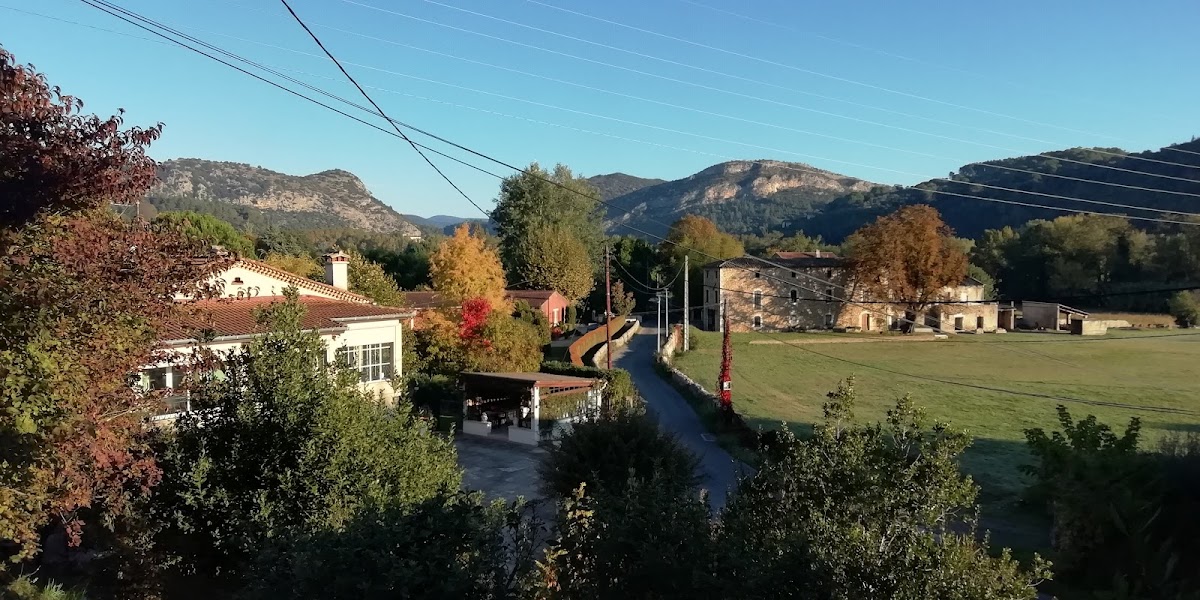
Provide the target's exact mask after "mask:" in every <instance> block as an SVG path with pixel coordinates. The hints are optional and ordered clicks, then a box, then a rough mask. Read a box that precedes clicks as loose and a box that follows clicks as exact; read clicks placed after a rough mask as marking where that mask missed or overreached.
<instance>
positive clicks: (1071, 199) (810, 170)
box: [193, 28, 1200, 224]
mask: <svg viewBox="0 0 1200 600" xmlns="http://www.w3.org/2000/svg"><path fill="white" fill-rule="evenodd" d="M333 29H335V30H338V31H344V32H345V30H341V29H338V28H333ZM346 33H350V34H353V35H362V34H357V33H355V32H346ZM218 35H224V34H218ZM226 37H233V38H234V39H239V40H242V41H247V42H252V43H259V44H262V43H261V42H257V41H255V40H244V39H242V38H236V37H235V36H226ZM366 37H369V38H371V39H380V38H374V37H373V36H366ZM193 39H195V38H193ZM380 41H384V42H388V43H397V42H391V41H390V40H382V39H380ZM262 45H266V46H269V47H273V48H277V49H281V50H286V51H290V52H298V51H295V50H291V49H288V48H282V47H279V46H274V45H272V44H262ZM401 45H403V46H406V47H410V46H408V45H406V44H401ZM417 49H419V50H424V49H420V48H417ZM298 53H300V54H304V55H308V56H314V55H312V54H309V53H304V52H298ZM438 54H441V53H438ZM455 58H457V57H455ZM242 60H245V59H242ZM466 60H469V59H466ZM248 62H250V63H251V64H256V66H258V67H259V68H263V69H265V70H270V69H268V68H267V67H265V66H263V65H261V64H257V63H253V61H248ZM472 62H476V61H472ZM347 64H356V63H349V62H348V63H347ZM482 64H488V63H482ZM356 66H363V67H365V68H371V69H373V70H380V71H384V72H387V73H390V74H394V75H398V76H403V77H412V76H409V75H405V74H403V73H396V72H394V71H388V70H386V69H378V68H376V67H370V66H367V65H356ZM498 68H504V67H498ZM518 72H521V71H518ZM275 73H276V74H277V75H279V73H278V72H277V71H276V72H275ZM522 73H523V72H522ZM531 75H532V74H531ZM289 79H290V80H291V81H293V82H297V83H299V84H301V85H305V86H306V87H309V88H310V89H316V88H312V87H311V86H307V85H306V84H304V83H303V82H299V81H298V80H295V79H293V78H289ZM415 79H421V80H424V81H430V82H433V83H439V84H443V85H452V86H453V84H445V83H444V82H437V81H433V80H427V79H424V78H415ZM453 87H460V88H463V86H453ZM373 89H377V88H373ZM463 89H468V90H470V89H471V88H463ZM318 91H320V92H321V93H323V94H325V92H324V91H323V90H318ZM383 91H390V90H383ZM473 91H476V92H478V93H485V94H490V92H485V91H482V90H473ZM393 93H403V92H393ZM326 95H328V94H326ZM406 95H407V94H406ZM493 95H497V94H493ZM498 96H501V97H505V96H503V95H498ZM516 100H522V99H516ZM343 101H344V100H343ZM351 104H352V103H351ZM536 104H540V103H536ZM352 105H353V104H352ZM548 106H552V105H548ZM467 108H469V107H467ZM554 108H558V109H561V110H571V109H563V108H562V107H554ZM476 110H480V109H476ZM490 112H493V114H503V113H495V112H494V111H490ZM572 112H581V111H572ZM582 114H590V113H582ZM510 116H511V115H510ZM592 116H597V117H601V118H604V117H603V116H602V115H592ZM385 118H386V116H385ZM514 118H521V117H514ZM625 122H628V123H633V124H638V125H642V126H647V127H654V128H658V127H656V126H651V125H646V124H639V123H636V122H632V121H625ZM546 124H548V125H552V126H554V124H550V123H546ZM392 125H393V127H394V126H395V123H392ZM562 127H568V128H570V127H569V126H562ZM572 129H576V128H572ZM658 129H662V128H658ZM576 130H578V131H584V132H587V133H593V134H596V135H608V136H609V137H617V138H620V139H624V140H627V141H634V142H638V143H649V144H653V145H656V146H660V147H668V148H674V149H678V150H681V151H689V152H697V153H702V154H710V155H713V154H712V153H703V152H700V151H695V150H690V149H686V148H675V147H672V146H666V145H663V144H657V143H654V142H644V141H641V140H634V139H631V138H624V137H621V136H611V135H609V134H605V133H603V132H590V131H588V130H579V129H576ZM668 131H674V130H668ZM677 133H683V134H688V135H694V134H689V133H688V132H677ZM700 137H708V136H700ZM713 139H716V138H713ZM720 141H727V142H730V143H737V144H741V143H740V142H735V141H732V140H720ZM742 145H749V146H753V145H752V144H742ZM779 151H781V152H788V151H785V150H779ZM788 153H791V152H788ZM793 154H794V153H793ZM714 156H721V155H714ZM801 156H808V155H801ZM727 158H728V157H727ZM814 158H821V157H814ZM826 160H834V159H826ZM749 162H755V163H758V164H766V163H762V162H761V161H749ZM835 162H844V161H835ZM850 164H857V163H850ZM1084 164H1088V163H1084ZM777 166H779V167H780V168H784V169H789V170H797V171H802V172H816V173H821V171H820V170H817V169H801V168H797V167H793V166H790V165H777ZM860 166H868V167H869V166H870V165H860ZM992 166H995V165H992ZM435 168H436V167H435ZM872 168H875V167H872ZM1000 168H1004V169H1008V170H1016V171H1023V172H1028V173H1031V174H1034V175H1039V176H1043V175H1044V176H1050V177H1055V176H1056V175H1054V174H1049V173H1041V172H1038V171H1027V170H1024V169H1016V168H1013V167H1000ZM886 170H890V169H886ZM912 175H917V174H912ZM917 176H920V175H917ZM1058 177H1064V178H1066V179H1073V180H1077V181H1086V182H1091V183H1096V184H1101V185H1116V186H1118V187H1127V188H1133V189H1141V190H1145V191H1156V192H1162V193H1172V194H1183V195H1195V196H1200V194H1189V193H1187V192H1176V191H1173V190H1160V189H1157V188H1142V187H1139V186H1129V185H1125V184H1116V183H1112V184H1110V183H1109V182H1101V181H1094V180H1087V179H1082V178H1074V177H1066V176H1058ZM932 179H933V180H939V181H946V182H951V183H959V184H963V185H974V186H977V187H983V188H989V189H996V190H1002V191H1009V192H1012V193H1024V194H1031V195H1037V196H1044V197H1050V198H1057V199H1063V200H1067V201H1076V202H1084V203H1089V204H1097V205H1103V206H1112V207H1116V208H1126V209H1132V210H1145V211H1151V212H1172V211H1161V210H1159V209H1153V208H1148V207H1141V206H1135V205H1128V204H1120V203H1113V202H1104V201H1098V200H1090V199H1085V198H1075V197H1071V196H1062V195H1057V194H1047V193H1043V192H1036V191H1030V190H1020V189H1014V188H1005V187H1001V186H991V185H988V184H981V183H974V182H963V181H958V180H952V179H945V178H932ZM917 189H920V188H917ZM460 191H461V190H460ZM923 191H926V192H929V193H936V194H943V195H951V196H958V197H969V198H976V199H980V200H988V201H994V202H1000V203H1007V204H1020V205H1023V206H1028V207H1033V208H1043V209H1048V210H1060V211H1064V212H1081V213H1085V214H1097V215H1106V214H1110V213H1101V212H1096V211H1079V210H1074V209H1067V208H1059V207H1051V206H1045V205H1041V204H1033V203H1018V202H1015V201H1005V200H999V199H991V198H985V197H979V196H973V195H968V194H956V193H951V192H944V191H940V190H927V189H926V190H923ZM475 206H476V208H480V210H481V211H482V212H484V213H485V214H486V211H483V210H482V208H481V207H479V206H478V205H477V204H476V205H475ZM1173 214H1183V215H1188V216H1200V213H1188V212H1182V213H1180V212H1174V213H1173ZM1129 218H1131V219H1137V220H1146V221H1157V222H1163V223H1171V224H1191V223H1188V222H1183V221H1172V220H1163V219H1150V218H1147V217H1129Z"/></svg>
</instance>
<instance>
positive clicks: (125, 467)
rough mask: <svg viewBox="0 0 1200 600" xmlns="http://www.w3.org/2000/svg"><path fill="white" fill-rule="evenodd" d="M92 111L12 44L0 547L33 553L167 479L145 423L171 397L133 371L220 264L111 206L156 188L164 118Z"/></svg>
mask: <svg viewBox="0 0 1200 600" xmlns="http://www.w3.org/2000/svg"><path fill="white" fill-rule="evenodd" d="M81 107H82V103H81V102H80V101H79V100H78V99H76V98H74V97H71V96H68V95H65V94H62V93H61V91H59V90H58V88H54V87H51V86H50V85H49V84H48V83H47V82H46V79H45V78H44V77H43V76H42V75H41V74H39V73H37V72H36V71H35V70H34V69H33V68H32V67H26V66H21V65H18V64H16V62H15V60H14V59H13V57H12V55H11V54H9V53H8V52H7V51H4V50H3V49H0V198H3V202H0V204H3V206H0V281H2V282H3V285H0V381H2V382H3V383H2V384H0V456H2V457H3V458H2V459H0V539H3V540H6V541H7V542H10V543H8V544H5V545H4V546H3V549H0V559H8V558H13V559H21V558H26V557H29V556H31V555H33V554H35V553H36V552H37V550H38V546H39V541H40V540H39V537H40V532H42V531H47V530H55V529H57V530H58V531H62V530H63V529H65V530H66V533H67V534H68V535H69V537H70V538H71V541H72V542H78V541H79V540H80V535H81V533H82V532H83V530H84V527H83V526H84V524H85V521H86V522H88V523H92V524H96V525H99V524H100V523H103V522H111V519H109V517H115V516H117V515H120V514H122V512H123V511H124V508H125V507H126V505H127V504H128V502H129V501H130V500H131V499H133V498H136V497H138V496H140V495H143V494H146V493H148V492H149V490H150V489H151V488H152V487H153V486H154V484H155V483H156V482H157V481H158V477H159V469H158V467H157V465H156V463H155V461H154V458H153V456H152V455H151V454H150V452H149V450H148V448H147V446H146V444H145V442H144V440H143V439H142V438H141V433H142V431H143V427H142V419H143V418H144V417H145V416H146V414H147V413H148V412H150V411H153V410H154V409H156V408H157V407H158V406H159V405H160V399H159V398H157V397H155V396H153V395H149V396H143V395H140V394H138V393H136V392H135V391H134V390H133V389H132V388H131V386H129V385H128V377H129V375H130V373H135V372H137V371H138V370H140V369H141V368H142V367H143V366H144V365H147V364H152V363H154V362H156V361H157V360H158V358H159V357H158V356H157V355H156V352H155V350H156V347H157V346H156V344H157V339H158V336H159V334H160V333H161V332H162V331H164V329H166V328H167V327H170V326H174V325H178V324H179V322H180V319H181V317H182V316H183V315H182V312H181V309H180V306H179V305H178V304H176V303H175V302H174V301H173V300H174V298H175V296H176V295H177V294H184V295H195V294H199V293H201V292H202V291H203V290H202V289H201V288H200V286H199V285H198V284H197V282H199V281H204V280H205V279H206V278H207V276H208V275H209V274H210V273H211V272H213V270H214V269H215V268H217V267H219V266H220V265H219V264H217V263H216V262H215V261H194V260H190V259H192V258H195V257H200V256H202V254H201V251H202V249H201V248H198V247H197V246H196V245H195V244H194V243H192V242H190V241H188V240H186V239H184V238H182V237H180V236H178V235H172V234H170V233H168V232H163V231H160V229H159V228H157V227H151V226H148V225H147V224H145V223H144V222H136V223H132V224H127V223H124V222H122V221H121V219H119V218H118V217H117V216H116V215H114V214H112V213H111V212H109V211H107V210H106V209H105V208H104V207H105V205H106V204H107V203H109V202H128V201H131V200H133V199H136V198H140V197H142V196H144V195H145V193H146V191H147V189H148V188H149V186H150V183H151V182H152V181H153V179H154V163H153V161H151V160H150V159H149V158H148V157H147V156H146V153H145V147H146V146H147V145H148V144H149V143H150V142H151V141H153V140H154V139H155V138H157V137H158V133H159V128H158V127H153V128H149V129H138V128H131V129H123V128H122V126H123V123H122V120H121V117H120V116H119V115H118V116H113V117H109V118H107V119H101V118H99V117H96V116H93V115H83V114H81V113H80V110H81ZM185 259H188V260H185ZM8 566H9V565H8V563H7V561H5V562H4V563H3V565H2V566H0V573H2V572H3V571H4V570H6V569H7V568H8Z"/></svg>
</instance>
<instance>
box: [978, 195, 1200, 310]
mask: <svg viewBox="0 0 1200 600" xmlns="http://www.w3.org/2000/svg"><path fill="white" fill-rule="evenodd" d="M1191 229H1195V228H1194V227H1187V228H1184V230H1183V231H1181V232H1179V233H1158V234H1149V233H1146V232H1144V231H1141V230H1138V229H1134V228H1133V226H1132V225H1131V224H1130V222H1129V221H1126V220H1124V219H1122V218H1120V217H1100V216H1095V215H1071V216H1066V217H1059V218H1056V219H1054V220H1053V221H1040V220H1039V221H1030V222H1029V223H1027V224H1025V225H1024V226H1022V227H1021V228H1020V229H1012V228H1004V229H999V230H989V231H987V232H985V233H984V235H983V238H982V239H981V240H980V241H979V243H978V244H977V245H976V247H975V248H974V249H973V250H972V261H973V262H974V263H975V264H978V265H979V266H980V267H982V268H983V270H985V271H987V272H988V273H989V274H991V275H992V276H993V277H994V278H995V281H996V286H997V287H998V288H999V291H1000V294H1001V296H1003V297H1005V298H1008V299H1017V300H1019V299H1025V300H1045V301H1052V300H1061V301H1064V302H1069V303H1072V304H1075V303H1078V301H1081V300H1086V302H1087V303H1088V304H1089V305H1090V306H1095V307H1109V308H1114V309H1122V310H1143V311H1153V312H1161V311H1163V310H1164V309H1165V308H1166V305H1167V294H1165V293H1163V294H1129V295H1122V294H1121V292H1124V291H1140V290H1145V289H1154V288H1156V287H1163V286H1165V285H1168V284H1170V285H1178V284H1179V283H1180V282H1181V281H1200V269H1196V268H1194V266H1186V265H1188V263H1190V262H1194V261H1200V245H1191V244H1190V243H1188V241H1187V238H1189V237H1191V238H1195V240H1196V241H1197V242H1200V237H1197V234H1196V233H1192V232H1190V230H1191ZM1198 264H1200V263H1198ZM1110 292H1111V293H1115V294H1117V295H1114V296H1111V297H1107V298H1106V297H1096V295H1097V294H1105V293H1110Z"/></svg>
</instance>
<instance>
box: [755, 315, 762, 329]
mask: <svg viewBox="0 0 1200 600" xmlns="http://www.w3.org/2000/svg"><path fill="white" fill-rule="evenodd" d="M753 324H754V328H755V329H762V317H761V316H759V315H754V321H753Z"/></svg>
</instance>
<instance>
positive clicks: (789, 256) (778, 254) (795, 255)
mask: <svg viewBox="0 0 1200 600" xmlns="http://www.w3.org/2000/svg"><path fill="white" fill-rule="evenodd" d="M837 257H838V255H836V254H834V253H832V252H824V251H821V250H817V251H815V252H776V253H775V258H782V259H785V260H787V259H793V258H837Z"/></svg>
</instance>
